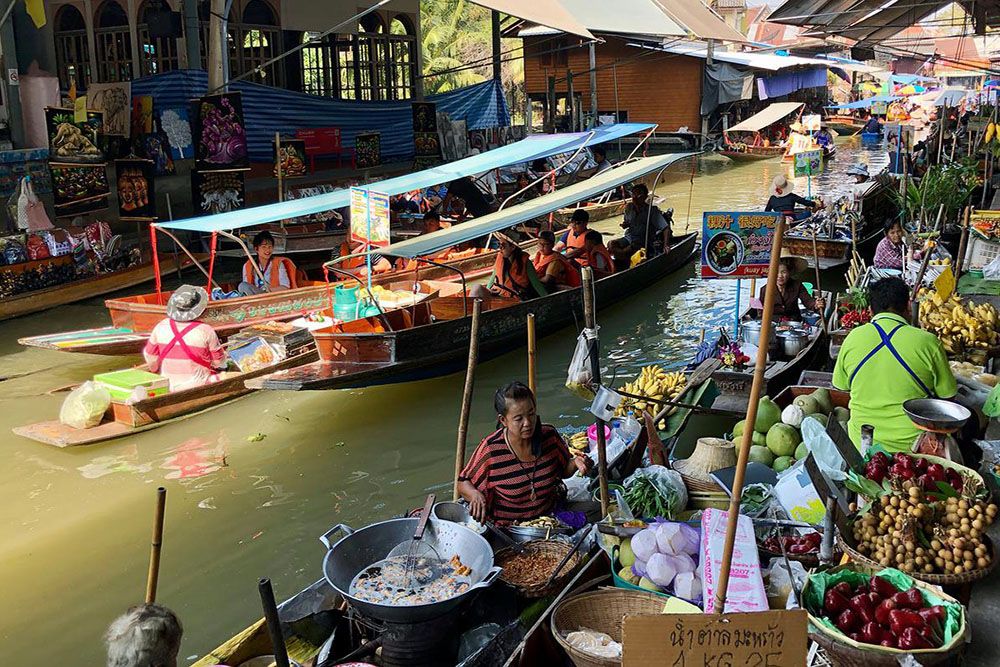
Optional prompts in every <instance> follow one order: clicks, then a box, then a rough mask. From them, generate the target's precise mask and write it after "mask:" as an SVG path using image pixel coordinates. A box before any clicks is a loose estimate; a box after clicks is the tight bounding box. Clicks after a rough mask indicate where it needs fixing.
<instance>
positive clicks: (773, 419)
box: [753, 396, 781, 433]
mask: <svg viewBox="0 0 1000 667" xmlns="http://www.w3.org/2000/svg"><path fill="white" fill-rule="evenodd" d="M780 421H781V408H779V407H778V404H777V403H775V402H774V401H772V400H771V399H770V397H768V396H765V397H764V398H762V399H760V401H759V402H758V403H757V419H755V420H754V423H753V430H755V431H757V432H758V433H767V432H768V431H769V430H771V427H772V426H774V425H775V424H777V423H778V422H780Z"/></svg>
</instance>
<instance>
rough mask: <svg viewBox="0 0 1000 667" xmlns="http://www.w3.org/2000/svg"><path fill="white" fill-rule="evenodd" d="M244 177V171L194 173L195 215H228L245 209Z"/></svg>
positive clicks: (192, 191) (193, 196)
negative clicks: (229, 212)
mask: <svg viewBox="0 0 1000 667" xmlns="http://www.w3.org/2000/svg"><path fill="white" fill-rule="evenodd" d="M244 175H245V174H244V172H242V171H192V172H191V194H192V201H193V202H194V207H195V213H196V214H198V215H206V214H209V213H226V212H227V211H235V210H237V209H241V208H243V206H244V205H245V203H246V189H245V183H244V180H243V179H244Z"/></svg>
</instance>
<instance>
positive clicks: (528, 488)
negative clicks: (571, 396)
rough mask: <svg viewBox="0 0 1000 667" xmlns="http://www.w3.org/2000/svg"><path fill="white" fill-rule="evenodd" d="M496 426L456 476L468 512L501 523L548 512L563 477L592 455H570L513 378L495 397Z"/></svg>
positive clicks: (585, 466) (583, 469)
mask: <svg viewBox="0 0 1000 667" xmlns="http://www.w3.org/2000/svg"><path fill="white" fill-rule="evenodd" d="M493 404H494V407H495V408H496V411H497V416H498V417H499V424H498V425H499V428H498V429H497V430H496V431H494V432H493V433H492V434H490V435H489V436H487V437H486V439H484V440H483V441H482V442H481V443H479V447H477V448H476V451H475V453H474V454H473V455H472V459H471V460H470V461H469V462H468V463H467V464H466V466H465V469H464V470H462V474H461V475H460V476H459V478H458V480H459V482H458V490H459V493H461V494H462V497H463V498H465V500H467V501H468V503H469V509H470V511H471V513H472V516H473V517H474V518H475V519H476V520H478V521H483V520H486V519H488V520H492V521H494V522H496V523H499V524H510V523H515V522H518V521H529V520H531V519H536V518H538V517H540V516H542V515H544V514H547V513H549V512H551V511H552V510H553V508H554V506H555V504H556V501H557V500H558V499H559V498H560V496H561V495H562V494H561V491H562V480H563V479H564V478H566V477H569V476H570V475H572V474H573V473H575V472H576V471H580V473H582V474H584V475H586V474H588V473H589V472H590V459H589V458H587V457H586V456H582V455H572V454H570V452H569V448H568V447H567V446H566V443H565V442H564V441H563V439H562V437H561V436H560V435H559V433H558V432H556V430H555V428H553V427H552V426H550V425H548V424H542V422H541V420H540V419H539V418H538V414H537V412H536V408H535V396H534V394H532V393H531V390H530V389H528V387H526V386H525V385H523V384H522V383H520V382H512V383H510V384H508V385H507V386H505V387H501V388H500V389H499V390H498V391H497V393H496V395H495V396H494V399H493Z"/></svg>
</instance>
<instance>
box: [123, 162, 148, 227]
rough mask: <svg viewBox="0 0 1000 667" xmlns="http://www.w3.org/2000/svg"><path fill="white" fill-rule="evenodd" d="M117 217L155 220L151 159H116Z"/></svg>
mask: <svg viewBox="0 0 1000 667" xmlns="http://www.w3.org/2000/svg"><path fill="white" fill-rule="evenodd" d="M115 172H116V173H117V176H118V217H119V218H121V219H122V220H155V219H156V193H155V190H154V182H153V176H154V169H153V161H152V160H116V161H115Z"/></svg>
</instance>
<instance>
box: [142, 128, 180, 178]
mask: <svg viewBox="0 0 1000 667" xmlns="http://www.w3.org/2000/svg"><path fill="white" fill-rule="evenodd" d="M136 143H137V145H138V150H137V151H136V152H137V153H138V154H139V155H141V156H143V157H144V158H146V159H147V160H152V161H153V169H154V171H155V173H156V175H157V176H168V175H170V174H173V173H174V171H175V167H174V160H173V158H172V157H171V156H170V141H169V140H168V139H167V135H166V134H165V133H163V132H151V133H150V134H144V135H142V136H141V137H139V138H138V139H137V140H136Z"/></svg>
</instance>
